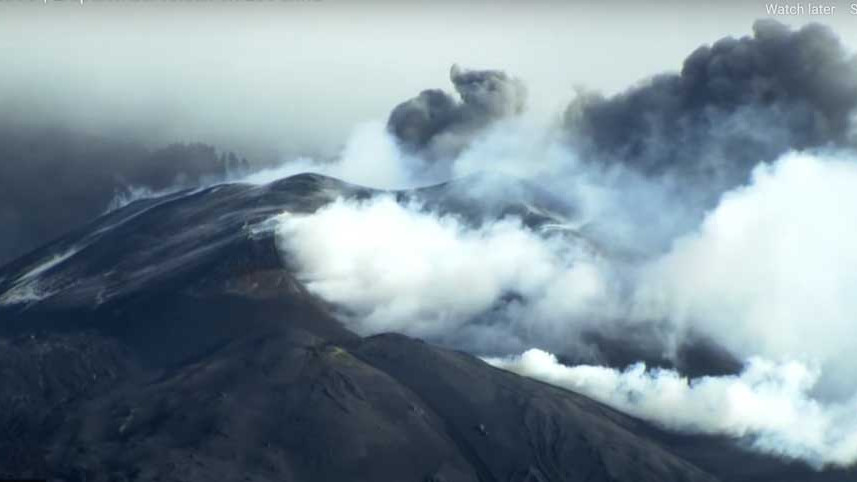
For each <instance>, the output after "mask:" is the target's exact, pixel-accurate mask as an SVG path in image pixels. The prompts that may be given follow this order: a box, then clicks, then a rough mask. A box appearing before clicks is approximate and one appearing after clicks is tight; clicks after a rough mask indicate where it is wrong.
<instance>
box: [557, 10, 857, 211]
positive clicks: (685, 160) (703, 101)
mask: <svg viewBox="0 0 857 482" xmlns="http://www.w3.org/2000/svg"><path fill="white" fill-rule="evenodd" d="M855 106H857V61H855V58H854V57H853V56H850V55H848V54H847V53H846V51H845V49H844V48H843V47H842V45H841V44H840V42H839V40H838V38H837V37H836V36H835V35H834V33H833V32H832V31H831V30H830V29H829V28H827V27H825V26H822V25H818V24H810V25H807V26H805V27H803V28H801V29H799V30H795V31H792V30H790V29H789V28H788V27H786V26H785V25H782V24H780V23H778V22H775V21H771V20H760V21H757V22H756V23H755V24H754V26H753V35H752V36H745V37H742V38H738V39H736V38H731V37H728V38H724V39H721V40H719V41H717V42H715V43H714V44H713V45H711V46H702V47H700V48H698V49H697V50H696V51H695V52H693V53H692V54H691V55H690V56H689V57H688V58H687V59H686V60H685V61H684V65H683V67H682V69H681V72H679V73H676V74H662V75H658V76H655V77H653V78H652V79H650V80H648V81H647V82H645V83H643V84H641V85H638V86H635V87H633V88H631V89H629V90H627V91H625V92H623V93H620V94H618V95H616V96H613V97H609V98H605V97H602V96H600V95H597V94H591V93H582V94H581V95H579V96H578V98H577V99H576V100H575V101H574V102H572V104H571V105H570V106H569V107H568V109H567V112H566V116H565V123H566V128H567V131H568V133H569V135H570V138H571V141H572V142H573V143H574V144H575V145H576V147H577V148H578V149H580V150H581V152H582V153H584V154H585V155H584V157H587V158H589V159H593V160H597V161H599V162H603V163H607V164H616V163H618V164H622V165H625V166H628V167H631V168H633V169H635V170H637V171H639V172H642V173H644V174H645V175H648V176H674V177H676V178H678V179H680V180H681V182H680V184H684V185H685V186H688V187H690V189H697V188H699V184H700V183H699V182H692V181H702V180H704V184H705V185H706V186H707V188H706V189H705V190H706V191H708V196H709V197H708V200H709V201H710V200H712V198H716V195H717V194H719V193H720V192H722V191H723V190H726V189H729V188H731V187H734V186H735V185H738V184H740V183H742V182H744V181H746V179H747V176H748V175H749V173H750V171H751V169H752V168H753V166H755V165H756V163H758V162H767V161H771V160H773V159H775V158H776V157H778V156H779V155H781V154H782V153H784V152H785V151H787V150H789V149H805V148H812V147H823V146H830V145H833V146H840V147H841V146H848V145H852V146H853V145H854V138H853V134H852V126H853V124H852V117H853V112H854V108H855Z"/></svg>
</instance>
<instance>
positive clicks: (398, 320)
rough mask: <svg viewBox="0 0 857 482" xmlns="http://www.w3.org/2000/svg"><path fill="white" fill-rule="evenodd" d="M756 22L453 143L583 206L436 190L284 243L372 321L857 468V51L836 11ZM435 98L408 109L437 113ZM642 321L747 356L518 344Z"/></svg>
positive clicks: (476, 165)
mask: <svg viewBox="0 0 857 482" xmlns="http://www.w3.org/2000/svg"><path fill="white" fill-rule="evenodd" d="M754 32H755V33H754V36H752V37H745V38H741V39H724V40H721V41H719V42H717V43H716V44H715V45H714V46H712V47H703V48H701V49H700V50H698V51H697V52H695V53H694V54H693V55H691V57H689V58H688V59H687V61H686V62H685V67H684V70H683V71H682V73H681V74H680V75H672V74H668V75H664V76H660V77H656V78H654V79H653V80H652V81H650V82H649V83H647V84H642V85H641V86H637V87H634V88H632V89H631V90H629V91H628V92H626V93H622V94H619V95H617V96H614V97H610V98H600V97H593V96H589V95H584V96H581V97H580V98H578V100H577V101H575V102H574V103H573V104H572V105H571V106H570V107H569V109H568V111H567V115H566V117H565V118H564V120H563V122H562V123H559V124H557V123H554V122H550V121H548V122H542V123H535V124H534V123H532V122H531V121H532V119H531V118H529V117H528V116H527V115H526V113H524V115H523V116H512V117H498V118H496V119H492V121H491V122H490V123H486V124H484V125H480V127H479V129H478V132H479V135H472V134H471V133H472V132H476V131H470V132H469V134H468V136H467V138H466V142H464V143H463V144H462V145H461V146H460V147H459V148H457V149H455V150H453V151H450V153H448V154H447V156H449V164H448V166H449V170H450V172H452V173H453V174H456V175H460V174H464V173H468V172H473V171H478V170H481V169H487V170H494V171H500V172H505V173H507V174H512V175H516V176H519V177H523V178H526V179H529V180H532V181H534V182H536V183H537V184H539V185H542V186H545V187H547V188H549V189H550V190H552V191H553V192H554V193H556V194H558V195H560V196H562V197H564V198H565V199H567V200H569V201H570V202H572V203H574V204H575V205H576V206H577V207H578V210H577V213H576V214H575V215H573V216H571V217H569V218H567V219H563V220H559V221H558V222H557V223H556V224H555V225H550V226H546V227H544V229H543V228H538V227H536V228H533V227H528V226H525V225H524V224H523V223H522V222H521V221H520V220H519V219H517V218H515V217H514V216H513V217H507V218H504V219H501V220H498V221H496V222H492V223H488V224H484V225H480V226H472V225H469V224H468V223H467V222H466V221H465V220H463V219H460V218H457V217H456V216H454V215H449V214H444V213H439V212H434V211H432V210H431V209H429V208H427V207H426V206H424V205H421V204H419V203H405V204H402V203H397V202H395V201H394V200H393V199H392V198H381V199H376V200H370V201H364V202H346V201H339V202H337V203H334V204H333V205H331V206H329V207H327V208H324V209H322V210H321V211H319V212H318V213H316V214H315V215H309V216H298V217H295V216H290V215H284V216H283V217H281V218H280V219H279V228H278V239H279V242H280V246H281V248H282V250H283V253H284V255H285V256H286V260H287V262H288V263H290V264H292V266H295V267H297V268H298V271H299V273H300V275H301V277H302V279H303V280H304V281H305V282H306V283H307V285H308V287H309V288H310V290H311V291H313V292H315V293H316V294H319V295H320V296H322V297H323V298H325V299H327V300H329V301H332V302H334V303H335V304H337V305H339V306H341V307H342V308H343V318H344V319H345V320H346V322H347V323H349V324H350V325H351V326H352V327H354V328H356V329H357V330H358V331H359V332H362V333H367V334H368V333H378V332H382V331H388V330H395V331H402V332H405V333H410V334H413V335H416V336H422V337H425V338H427V339H430V340H433V341H439V342H442V343H445V344H449V345H453V346H457V347H459V348H464V349H467V350H469V351H472V352H476V353H482V354H489V355H492V356H494V358H491V360H492V363H495V364H497V365H499V366H503V367H506V368H509V369H513V370H516V371H519V372H521V373H524V374H526V375H530V376H535V377H537V378H542V379H545V380H547V381H549V382H551V383H556V384H559V385H562V386H566V387H571V388H573V389H575V390H580V391H583V392H584V393H587V394H589V395H591V396H594V397H595V398H598V399H599V400H602V401H604V402H605V403H608V404H611V405H613V406H615V407H617V408H619V409H622V410H625V411H628V412H630V413H633V414H636V415H638V416H641V417H643V418H647V419H650V420H653V421H655V422H657V423H660V424H663V425H665V426H667V427H669V428H672V429H677V430H681V431H689V432H703V433H720V434H726V435H730V436H735V437H746V438H747V440H750V441H751V443H749V445H750V446H751V447H752V448H754V449H756V450H761V451H764V452H768V453H774V454H779V455H784V456H787V457H792V458H800V459H802V460H805V461H807V462H809V463H811V464H813V465H815V466H817V467H823V466H825V465H828V464H833V465H849V464H853V463H854V462H855V461H857V445H855V439H857V435H855V432H857V427H854V426H853V424H850V423H846V422H847V420H848V418H847V416H846V415H845V414H847V413H850V411H851V410H853V400H854V399H855V396H857V386H855V385H854V384H853V383H852V382H851V380H850V377H849V376H848V374H849V373H853V370H855V369H857V357H853V356H850V355H849V351H848V348H847V346H845V343H847V341H846V340H849V339H850V336H849V335H850V333H852V332H853V326H854V323H855V320H857V306H855V305H854V302H853V300H854V299H855V293H857V279H855V277H854V275H853V273H855V272H857V263H855V260H857V258H855V257H854V256H853V253H854V251H853V246H854V242H855V241H857V231H855V228H854V223H850V222H848V221H847V220H850V219H857V211H854V208H853V206H857V199H854V195H853V186H854V185H857V156H855V153H854V150H853V147H854V145H853V137H852V132H853V121H852V119H853V117H854V108H855V106H857V89H855V85H857V70H855V61H854V59H853V57H850V56H848V55H847V54H846V53H845V52H844V50H843V49H842V47H841V46H840V45H839V44H838V41H837V40H836V38H835V36H833V34H832V33H831V32H830V31H829V30H827V29H825V28H823V27H820V26H817V25H813V26H808V27H805V28H803V29H800V30H797V31H791V30H789V29H787V28H786V27H784V26H782V25H779V24H775V23H770V22H760V23H757V24H756V26H755V28H754ZM789 56H793V57H789ZM409 102H415V101H409ZM420 102H422V101H420ZM420 102H417V105H416V106H415V105H411V104H409V103H406V104H403V105H406V106H410V107H408V108H409V109H410V108H414V109H417V107H419V109H417V111H418V112H425V110H426V109H427V105H428V104H424V103H420ZM394 117H395V116H391V123H390V124H388V126H387V128H388V130H389V132H390V134H392V136H393V138H394V139H395V140H396V141H397V142H398V145H399V146H401V147H402V148H403V149H402V150H403V152H399V151H397V150H396V149H395V146H394V148H393V149H392V150H390V151H389V152H391V153H392V155H390V156H387V158H388V159H390V160H391V162H393V163H396V164H397V165H398V166H399V167H398V171H396V172H400V173H408V175H407V176H406V177H408V179H409V182H410V183H412V184H419V183H420V176H419V172H420V171H419V169H414V164H412V163H417V164H416V165H417V166H420V165H422V164H420V163H421V162H432V161H434V160H435V159H436V158H435V153H432V152H429V151H421V150H419V149H413V147H408V139H409V138H408V137H407V136H403V135H402V133H401V131H400V130H397V128H396V126H397V125H398V124H395V123H393V122H392V119H393V118H394ZM452 125H453V126H454V125H455V124H454V123H453V124H452ZM379 127H380V126H378V125H376V126H375V127H374V129H375V130H376V132H377V129H379ZM440 131H441V130H439V132H440ZM453 132H458V131H456V130H455V129H453ZM364 134H365V133H364ZM359 138H360V137H359V136H358V137H356V138H355V139H359ZM364 138H365V136H364ZM375 138H376V139H384V140H383V143H382V145H385V146H387V147H386V148H387V149H389V148H390V139H389V138H383V136H378V135H376V136H375ZM427 138H429V139H430V138H431V136H428V137H427ZM354 142H356V141H354ZM344 152H346V153H347V152H348V149H346V151H344ZM351 162H352V161H350V160H349V155H347V154H346V155H344V156H342V157H341V158H340V159H339V160H338V161H337V164H336V165H338V166H347V165H349V164H350V163H351ZM414 173H417V174H416V175H414ZM423 180H424V181H429V180H431V179H423ZM387 181H390V179H388V180H387ZM490 184H491V183H490V182H488V183H487V186H485V189H487V190H490V189H491V185H490ZM484 202H486V203H490V202H491V201H488V200H486V201H484ZM534 208H535V207H534ZM331 233H333V234H331ZM336 233H340V234H336ZM347 233H352V234H350V235H349V234H347ZM353 233H360V234H358V235H356V236H355V235H354V234H353ZM635 239H636V240H638V241H639V242H638V243H637V244H638V246H636V247H634V248H636V249H634V248H632V249H627V248H628V243H634V240H635ZM648 239H654V240H656V241H655V242H651V243H650V242H648V241H647V240H648ZM330 253H336V255H330ZM640 330H642V331H643V332H645V333H647V335H645V336H644V337H643V342H644V344H646V347H645V348H644V349H640V352H642V353H645V352H646V351H647V350H648V352H649V355H651V357H652V358H657V357H658V356H662V357H663V358H665V359H672V360H673V361H676V357H677V356H678V352H679V351H680V348H681V346H682V345H685V344H687V343H693V342H694V340H699V339H705V340H710V341H711V342H712V343H714V344H716V345H717V346H718V347H722V348H723V349H725V350H726V351H727V352H728V353H730V354H731V356H734V357H735V358H737V359H739V360H742V361H743V362H744V364H745V365H744V368H743V369H742V370H740V372H736V373H734V374H733V375H726V376H722V375H720V376H709V377H707V378H700V379H697V380H690V381H689V380H687V379H685V378H682V377H683V376H684V375H683V374H682V373H680V372H677V371H671V370H669V369H656V370H655V371H646V369H645V368H644V365H634V366H633V367H631V368H628V369H625V370H624V371H623V368H622V367H615V366H614V367H611V366H580V367H562V366H559V365H558V362H557V361H556V359H554V358H551V357H550V356H549V355H547V354H546V353H545V352H541V351H528V352H525V354H524V355H523V356H521V357H518V358H515V357H512V358H509V356H512V355H514V354H515V353H521V352H524V351H525V350H526V349H527V348H530V347H535V348H537V349H541V350H548V351H551V352H553V353H557V354H559V355H561V356H562V359H563V360H569V359H573V360H582V361H584V362H586V361H587V360H589V365H593V364H604V358H602V357H601V356H600V354H599V350H600V349H601V348H599V347H598V346H593V345H592V344H591V343H589V342H588V341H587V340H590V339H591V338H587V334H590V333H593V332H594V333H597V334H599V335H600V336H604V337H607V338H611V339H616V340H624V341H625V342H626V343H628V344H633V343H637V342H638V341H639V340H637V339H634V338H633V337H630V336H628V335H627V334H628V333H638V332H640ZM623 336H625V338H623ZM497 355H500V356H499V357H497ZM677 366H678V367H679V370H680V369H681V367H680V364H677ZM664 390H666V392H664ZM660 392H663V393H662V394H661V396H659V395H658V394H659V393H660ZM724 404H725V405H724ZM721 405H722V406H721ZM718 407H719V408H718ZM718 410H726V412H721V411H718ZM724 413H726V414H728V416H725V415H723V414H724Z"/></svg>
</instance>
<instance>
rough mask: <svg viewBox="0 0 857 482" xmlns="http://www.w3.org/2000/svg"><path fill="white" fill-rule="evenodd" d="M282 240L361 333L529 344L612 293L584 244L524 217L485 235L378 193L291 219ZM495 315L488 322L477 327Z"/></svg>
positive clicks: (282, 226) (284, 219) (484, 230)
mask: <svg viewBox="0 0 857 482" xmlns="http://www.w3.org/2000/svg"><path fill="white" fill-rule="evenodd" d="M278 235H279V239H280V243H281V247H282V249H283V251H284V252H285V253H287V254H288V255H289V256H290V257H292V258H293V261H294V262H295V263H296V264H297V267H298V268H299V271H300V273H301V275H302V277H303V279H304V280H305V282H306V284H307V286H308V288H309V289H310V290H311V291H313V292H315V293H317V294H318V295H320V296H321V297H323V298H324V299H327V300H329V301H332V302H334V303H337V304H340V305H342V306H344V307H346V308H347V309H348V310H349V311H350V312H351V313H350V315H351V316H350V317H349V319H350V321H351V322H352V326H353V327H354V328H355V329H357V330H358V331H359V332H361V333H378V332H382V331H400V332H405V333H409V334H412V335H416V336H422V337H432V338H436V339H437V338H450V337H467V338H468V339H469V343H468V345H469V346H470V347H471V348H472V347H474V344H478V345H479V348H481V349H487V350H491V351H494V350H496V349H498V348H500V347H498V346H497V345H498V344H499V345H500V346H501V347H502V348H503V349H519V348H520V347H521V346H523V345H521V343H520V341H519V339H520V338H522V337H527V338H533V337H535V338H536V339H538V338H540V337H541V338H548V337H550V336H552V335H555V334H558V333H563V334H568V330H569V329H573V328H574V326H573V325H567V324H565V326H564V323H563V322H564V321H565V320H568V319H583V318H584V317H585V316H586V315H587V314H590V313H594V312H595V311H596V309H599V307H600V302H601V301H602V300H599V299H598V297H599V296H601V295H602V294H603V293H605V292H606V291H607V289H606V287H605V286H604V285H605V283H606V282H607V281H606V279H605V278H604V277H603V276H602V270H601V268H599V267H598V266H597V263H598V260H597V259H596V258H594V257H593V256H592V255H591V254H590V253H589V252H588V250H587V249H588V248H587V247H586V246H585V245H583V244H578V243H570V242H569V241H568V240H566V239H563V238H560V237H558V236H542V235H540V234H538V233H536V232H533V231H531V230H529V229H527V228H525V227H523V226H522V225H521V223H520V221H519V220H518V219H516V218H505V219H502V220H498V221H495V222H490V223H487V224H485V225H482V226H480V227H479V228H478V229H475V228H471V227H469V226H467V225H466V224H464V222H463V221H461V220H460V219H459V218H457V217H454V216H438V215H436V214H434V213H431V212H426V211H424V210H422V208H421V206H419V205H417V204H410V205H406V206H403V205H401V204H398V203H397V202H396V201H395V200H394V199H392V198H390V197H380V198H374V199H371V200H368V201H364V202H356V201H355V202H346V201H341V200H340V201H337V202H334V203H333V204H331V205H329V206H327V207H325V208H322V209H321V210H320V211H318V212H317V213H315V214H314V215H310V216H294V215H291V214H288V213H286V214H283V215H282V216H280V218H279V227H278ZM507 295H514V296H516V297H519V298H521V299H523V300H526V303H522V302H520V301H515V299H518V298H515V299H505V298H504V297H506V296H507ZM489 311H491V315H490V320H486V321H490V324H488V325H480V324H478V323H476V324H474V323H472V321H473V319H474V318H476V317H479V316H481V315H486V314H487V313H488V312H489ZM530 342H531V343H532V340H530Z"/></svg>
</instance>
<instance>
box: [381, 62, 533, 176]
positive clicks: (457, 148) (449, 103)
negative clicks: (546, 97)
mask: <svg viewBox="0 0 857 482" xmlns="http://www.w3.org/2000/svg"><path fill="white" fill-rule="evenodd" d="M450 80H451V81H452V84H453V86H455V91H456V92H457V93H458V96H459V97H460V99H456V98H455V97H454V96H452V95H450V94H448V93H446V92H444V91H442V90H439V89H430V90H424V91H422V92H421V93H420V94H419V95H418V96H416V97H414V98H413V99H410V100H407V101H405V102H403V103H401V104H399V105H398V106H396V108H395V109H393V111H392V112H391V113H390V117H389V119H388V121H387V128H388V130H389V131H390V132H391V133H392V134H393V135H394V136H395V137H396V139H397V140H398V141H399V143H400V144H401V145H402V147H404V148H405V149H406V150H407V151H410V152H411V153H414V154H418V155H419V156H420V157H422V158H424V159H427V160H429V161H436V160H439V159H450V158H453V157H455V156H456V155H458V154H459V153H460V152H461V150H462V149H463V148H464V147H466V145H467V144H468V143H469V142H470V140H471V139H472V138H473V137H474V136H475V135H476V134H477V133H479V132H480V131H481V130H482V129H484V128H485V127H487V126H489V125H490V124H491V123H492V122H494V121H496V120H498V119H502V118H504V117H508V116H512V115H516V114H520V113H521V112H522V111H523V109H524V104H525V100H526V89H525V87H524V85H523V83H521V81H520V80H518V79H516V78H514V77H511V76H509V75H507V74H506V73H505V72H502V71H499V70H472V71H470V70H462V69H460V68H459V67H458V66H457V65H453V66H452V69H451V70H450Z"/></svg>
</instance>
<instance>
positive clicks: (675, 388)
mask: <svg viewBox="0 0 857 482" xmlns="http://www.w3.org/2000/svg"><path fill="white" fill-rule="evenodd" d="M486 361H487V362H488V363H490V364H492V365H494V366H496V367H499V368H503V369H506V370H510V371H513V372H516V373H519V374H521V375H524V376H528V377H532V378H535V379H538V380H542V381H544V382H547V383H550V384H552V385H557V386H560V387H564V388H568V389H570V390H573V391H575V392H578V393H582V394H584V395H587V396H589V397H591V398H594V399H596V400H599V401H601V402H603V403H606V404H608V405H610V406H612V407H614V408H616V409H618V410H620V411H623V412H625V413H629V414H631V415H634V416H637V417H640V418H643V419H646V420H649V421H652V422H655V423H657V424H659V425H661V426H663V427H666V428H669V429H672V430H677V431H682V432H691V433H707V434H726V435H730V436H734V437H742V438H744V439H745V440H746V441H747V442H748V443H749V445H750V446H751V447H752V448H754V449H756V450H760V451H763V452H768V453H773V454H777V455H783V456H787V457H791V458H799V459H803V460H805V461H807V462H809V463H811V464H813V465H814V466H816V467H819V468H820V467H823V466H825V465H840V466H847V465H849V464H851V463H853V462H854V460H855V457H857V418H855V417H854V413H855V412H857V397H855V398H852V399H850V400H848V401H845V402H839V403H836V402H824V401H822V400H820V399H818V398H815V397H813V395H812V393H811V390H812V388H813V386H814V384H815V383H816V381H817V380H818V377H819V371H818V370H817V369H813V368H810V367H808V366H806V365H803V364H801V363H798V362H794V361H792V362H784V363H774V362H771V361H768V360H764V359H762V358H751V359H750V360H749V361H748V363H747V366H746V367H745V369H744V370H743V371H742V372H741V374H740V375H735V376H721V377H702V378H698V379H692V380H689V379H687V378H685V377H683V376H681V375H680V374H678V373H676V372H675V371H672V370H665V369H655V370H649V371H647V370H646V366H645V365H644V364H636V365H633V366H631V367H630V368H628V369H626V370H624V371H619V370H616V369H612V368H607V367H602V366H590V365H579V366H573V367H569V366H565V365H562V364H560V363H559V362H558V361H557V359H556V357H555V356H554V355H552V354H550V353H547V352H544V351H541V350H537V349H531V350H528V351H526V352H524V353H523V354H522V355H520V356H515V357H508V358H491V359H486Z"/></svg>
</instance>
